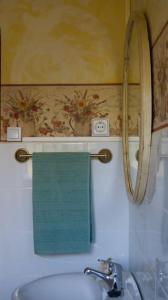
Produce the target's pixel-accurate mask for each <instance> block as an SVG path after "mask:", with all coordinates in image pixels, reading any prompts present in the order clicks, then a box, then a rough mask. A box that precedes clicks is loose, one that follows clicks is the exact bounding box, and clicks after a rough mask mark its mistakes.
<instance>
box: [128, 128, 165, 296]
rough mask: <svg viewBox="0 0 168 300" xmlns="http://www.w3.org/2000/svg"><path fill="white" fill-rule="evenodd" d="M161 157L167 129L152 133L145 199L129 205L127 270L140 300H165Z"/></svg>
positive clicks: (163, 201) (163, 206)
mask: <svg viewBox="0 0 168 300" xmlns="http://www.w3.org/2000/svg"><path fill="white" fill-rule="evenodd" d="M162 154H167V155H168V130H167V129H164V130H162V131H160V132H156V133H154V134H153V141H152V160H151V163H152V165H151V172H150V181H149V183H150V184H149V187H148V197H146V199H145V201H144V203H143V204H142V205H140V206H137V205H133V204H131V203H130V267H131V271H133V272H134V274H135V276H136V277H137V280H138V282H139V284H140V287H141V291H142V294H143V297H144V300H166V299H168V263H167V262H168V157H167V158H165V159H161V158H160V155H162ZM158 260H159V262H158ZM158 269H159V270H158ZM160 272H161V273H162V275H161V274H160Z"/></svg>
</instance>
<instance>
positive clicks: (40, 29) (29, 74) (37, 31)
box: [0, 0, 125, 84]
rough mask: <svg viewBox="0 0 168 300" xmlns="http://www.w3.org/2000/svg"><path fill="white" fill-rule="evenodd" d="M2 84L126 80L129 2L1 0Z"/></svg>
mask: <svg viewBox="0 0 168 300" xmlns="http://www.w3.org/2000/svg"><path fill="white" fill-rule="evenodd" d="M0 26H1V35H2V83H3V84H4V83H6V84H15V83H22V84H23V83H27V84H30V83H31V84H32V83H36V84H38V83H44V84H46V83H107V82H110V83H111V82H112V83H118V82H122V66H123V44H124V27H125V1H123V0H113V1H111V0H106V1H105V2H102V1H101V0H65V1H63V0H57V1H54V0H48V1H45V0H35V1H34V0H25V1H23V0H2V1H1V2H0Z"/></svg>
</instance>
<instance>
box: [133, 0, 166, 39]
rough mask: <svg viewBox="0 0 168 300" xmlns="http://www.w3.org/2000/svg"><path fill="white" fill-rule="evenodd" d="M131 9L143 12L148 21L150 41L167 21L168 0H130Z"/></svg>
mask: <svg viewBox="0 0 168 300" xmlns="http://www.w3.org/2000/svg"><path fill="white" fill-rule="evenodd" d="M131 10H132V11H137V10H139V11H142V12H144V13H145V15H146V16H147V19H148V23H149V29H150V35H151V39H152V42H154V41H155V39H156V38H157V36H158V34H159V33H160V31H161V29H162V28H163V26H164V25H165V23H166V22H167V21H168V0H131Z"/></svg>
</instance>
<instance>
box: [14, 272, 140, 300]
mask: <svg viewBox="0 0 168 300" xmlns="http://www.w3.org/2000/svg"><path fill="white" fill-rule="evenodd" d="M123 289H124V293H123V296H121V297H117V298H109V297H107V291H106V290H105V288H104V281H102V280H97V279H95V277H93V276H87V275H84V274H83V273H66V274H57V275H51V276H47V277H42V278H39V279H37V280H34V281H32V282H30V283H28V284H25V285H23V286H21V287H19V288H17V289H16V290H15V291H14V293H13V294H12V300H79V299H80V300H110V299H118V300H120V299H122V300H141V297H140V294H139V291H138V288H137V286H136V283H135V281H134V279H133V277H132V276H131V274H130V273H123Z"/></svg>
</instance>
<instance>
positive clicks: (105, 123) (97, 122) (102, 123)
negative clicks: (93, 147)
mask: <svg viewBox="0 0 168 300" xmlns="http://www.w3.org/2000/svg"><path fill="white" fill-rule="evenodd" d="M92 136H109V120H108V119H93V120H92Z"/></svg>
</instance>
